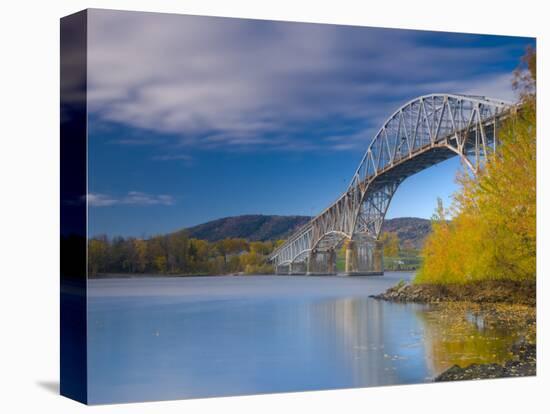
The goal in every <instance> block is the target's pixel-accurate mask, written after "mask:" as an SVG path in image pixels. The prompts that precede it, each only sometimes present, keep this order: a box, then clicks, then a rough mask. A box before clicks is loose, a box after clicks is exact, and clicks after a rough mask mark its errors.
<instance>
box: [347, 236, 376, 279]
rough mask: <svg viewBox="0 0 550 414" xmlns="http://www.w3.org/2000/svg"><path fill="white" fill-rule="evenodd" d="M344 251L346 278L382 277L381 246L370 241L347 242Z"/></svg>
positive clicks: (361, 239) (362, 239) (360, 239)
mask: <svg viewBox="0 0 550 414" xmlns="http://www.w3.org/2000/svg"><path fill="white" fill-rule="evenodd" d="M345 249H346V267H345V273H344V274H345V275H346V276H375V275H383V274H384V268H383V256H382V255H383V250H382V246H381V244H380V243H379V242H378V241H376V240H372V239H370V240H369V239H367V238H359V239H357V240H349V241H347V242H346V244H345Z"/></svg>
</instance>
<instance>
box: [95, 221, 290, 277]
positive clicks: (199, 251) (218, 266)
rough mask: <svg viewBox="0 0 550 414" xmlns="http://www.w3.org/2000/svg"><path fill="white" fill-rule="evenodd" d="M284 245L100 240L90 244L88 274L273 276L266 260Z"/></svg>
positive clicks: (172, 238)
mask: <svg viewBox="0 0 550 414" xmlns="http://www.w3.org/2000/svg"><path fill="white" fill-rule="evenodd" d="M280 243H282V242H281V241H276V242H273V241H265V242H262V241H253V242H249V241H247V240H245V239H224V240H220V241H216V242H208V241H206V240H200V239H194V238H189V237H188V236H187V234H186V233H185V232H184V231H182V232H177V233H172V234H168V235H161V236H155V237H151V238H149V239H140V238H134V237H127V238H124V237H113V238H108V237H107V236H98V237H94V238H92V239H90V240H88V271H89V274H90V275H91V276H94V275H97V274H100V273H155V274H168V275H169V274H188V275H207V274H211V275H215V274H229V273H240V272H243V273H247V274H254V273H259V274H263V273H273V268H272V266H271V265H270V264H268V263H267V262H266V258H267V256H268V255H269V253H271V252H272V251H273V250H274V249H275V248H276V247H277V246H279V245H280Z"/></svg>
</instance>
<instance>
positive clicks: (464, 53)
mask: <svg viewBox="0 0 550 414" xmlns="http://www.w3.org/2000/svg"><path fill="white" fill-rule="evenodd" d="M88 33H89V47H88V51H89V71H88V74H89V102H90V109H91V111H92V112H93V113H94V115H97V116H98V118H99V119H100V120H102V121H105V122H115V123H121V124H124V125H128V126H131V127H133V128H140V129H145V130H150V131H153V132H156V133H161V134H167V135H169V136H171V137H172V138H173V141H176V142H175V144H176V145H179V146H186V147H199V148H201V149H210V148H220V147H223V148H255V149H259V148H261V149H264V150H273V149H283V150H288V151H304V150H310V149H311V148H330V149H349V148H353V147H357V146H361V147H364V146H365V145H366V144H368V140H369V139H370V137H371V135H370V133H371V132H373V131H375V130H376V129H377V128H378V127H379V125H380V123H381V122H382V121H383V120H384V118H385V117H386V116H387V115H389V114H390V113H391V112H392V111H393V110H394V109H396V108H397V107H398V106H399V105H400V104H401V103H402V102H404V101H405V100H408V99H410V98H413V97H415V96H418V95H422V94H426V93H430V92H453V93H464V92H468V93H473V92H475V93H476V94H481V95H490V96H492V97H494V98H501V99H510V98H513V95H512V92H511V86H510V84H509V83H508V82H507V79H508V77H509V74H508V73H505V72H503V71H502V69H499V67H500V66H499V65H500V64H501V63H502V62H503V61H505V60H506V59H508V57H509V55H510V53H512V52H514V53H517V50H518V48H521V47H522V46H519V43H518V42H515V43H514V42H510V43H509V44H508V45H506V46H502V45H500V46H496V45H493V46H491V45H487V44H485V43H483V42H476V39H477V37H476V36H474V35H451V34H448V33H447V34H445V33H440V34H436V35H435V36H437V39H438V42H431V43H430V41H428V40H429V39H428V37H429V36H430V34H429V32H413V31H404V30H387V29H374V28H370V29H365V28H358V27H346V26H336V25H315V24H302V23H301V24H295V23H286V22H270V21H254V20H242V19H220V18H212V17H198V16H178V15H169V14H150V13H128V12H116V11H104V10H92V11H91V12H90V24H89V32H88ZM457 36H462V37H460V40H461V41H460V42H457V40H458V37H457ZM335 124H340V125H341V124H347V125H350V126H352V130H350V131H346V133H345V134H341V131H339V130H337V129H336V127H335ZM311 131H320V132H319V133H317V134H314V135H312V134H311ZM344 135H346V136H347V137H348V138H347V140H346V139H344V138H342V141H345V142H339V141H337V140H335V141H331V140H324V138H326V137H333V136H344ZM354 137H355V138H354ZM364 140H366V142H365V141H364ZM137 141H139V138H138V139H137ZM144 141H146V138H144ZM120 143H126V144H134V145H135V144H136V143H137V142H136V140H135V139H133V138H132V140H130V141H129V140H128V139H126V140H121V141H120ZM167 159H168V158H166V160H167Z"/></svg>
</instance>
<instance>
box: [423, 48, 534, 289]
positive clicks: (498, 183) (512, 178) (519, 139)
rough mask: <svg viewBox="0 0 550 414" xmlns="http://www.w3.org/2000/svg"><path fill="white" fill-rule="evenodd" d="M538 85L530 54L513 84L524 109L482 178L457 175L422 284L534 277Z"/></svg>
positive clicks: (503, 130) (505, 128) (507, 125)
mask: <svg viewBox="0 0 550 414" xmlns="http://www.w3.org/2000/svg"><path fill="white" fill-rule="evenodd" d="M535 85H536V54H535V52H534V50H532V49H528V51H527V53H526V55H525V57H524V58H523V61H522V65H521V66H520V68H519V69H518V70H517V71H516V73H515V80H514V86H515V87H516V89H517V90H518V92H519V95H520V103H521V105H519V106H518V108H517V110H514V111H513V112H512V114H511V115H510V117H509V118H508V119H507V120H506V121H505V122H504V123H503V125H502V126H501V127H500V129H499V147H498V150H497V151H496V152H495V154H493V155H491V156H490V157H489V159H488V160H487V162H486V164H485V166H484V168H483V169H482V170H481V171H480V172H479V173H478V174H477V176H473V175H471V174H469V173H468V172H462V173H461V174H459V177H458V183H459V185H460V189H459V191H458V192H457V193H456V194H455V196H454V202H453V205H452V208H451V209H450V211H448V212H447V211H445V210H444V208H443V206H442V204H441V202H439V205H438V212H437V213H436V215H435V217H434V220H433V221H432V234H431V235H430V236H429V237H428V239H427V241H426V243H425V246H424V249H423V257H424V260H423V265H422V267H421V269H420V271H419V273H418V275H417V277H416V278H415V281H416V282H417V283H467V282H469V281H474V280H485V279H512V280H534V279H535V274H536V95H535ZM447 218H450V221H448V220H447Z"/></svg>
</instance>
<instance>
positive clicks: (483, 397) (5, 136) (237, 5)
mask: <svg viewBox="0 0 550 414" xmlns="http://www.w3.org/2000/svg"><path fill="white" fill-rule="evenodd" d="M0 7H1V12H0V129H1V132H0V200H1V204H0V277H1V280H2V283H1V284H0V307H1V309H0V382H1V383H0V411H2V412H4V413H15V412H30V413H32V412H40V413H42V412H55V413H69V412H70V413H75V412H81V411H83V410H84V409H85V407H84V406H82V405H79V404H77V403H75V402H73V401H70V400H68V399H65V398H62V397H59V396H58V395H56V391H55V389H56V387H57V385H56V384H57V383H58V381H59V377H58V364H59V357H58V349H59V348H58V347H59V340H58V334H59V323H58V317H59V306H58V297H59V296H58V266H59V259H58V255H59V248H58V226H59V219H58V214H59V213H58V211H59V210H58V208H59V205H58V196H59V189H58V182H59V144H58V131H59V130H58V128H59V127H58V125H59V123H58V121H59V112H58V102H59V18H60V17H61V16H64V15H66V14H70V13H73V12H75V11H78V10H81V9H83V8H86V7H99V8H119V9H133V10H148V11H163V12H176V13H188V14H205V15H218V16H231V17H251V18H262V19H278V20H293V21H308V22H324V23H340V24H354V25H370V26H383V27H396V28H411V29H428V30H447V31H461V32H477V33H496V34H510V35H520V36H537V37H538V59H539V98H540V104H539V124H538V125H539V127H538V132H539V153H538V156H539V164H538V165H539V190H538V199H539V233H538V234H539V250H538V251H539V273H538V275H539V278H538V281H539V300H538V303H539V324H538V325H539V376H538V377H537V378H527V379H505V380H491V381H489V380H486V381H477V382H463V383H453V384H428V385H413V386H411V385H409V386H396V387H383V388H368V389H358V390H343V391H324V392H309V393H294V394H276V395H265V396H253V397H233V398H216V399H208V400H191V401H175V402H159V403H145V404H127V405H114V406H100V407H93V408H90V409H89V410H92V411H93V412H102V413H108V412H109V413H110V412H117V413H159V412H179V413H181V412H195V411H201V412H212V413H219V412H233V411H235V412H239V413H249V412H250V413H258V412H262V413H272V412H273V413H291V412H304V413H305V412H319V413H325V412H326V413H335V412H336V413H346V414H348V413H354V412H357V413H359V412H360V413H365V412H375V411H378V412H392V413H393V412H399V411H401V412H423V413H431V412H434V413H435V412H439V413H440V412H445V413H461V414H464V413H466V412H468V411H471V412H485V413H493V412H498V413H512V412H513V413H518V412H521V413H539V412H545V410H548V406H549V403H548V397H547V394H548V389H550V387H549V385H550V381H549V378H550V373H549V363H548V361H549V360H548V358H547V355H550V354H547V353H546V352H545V349H543V348H547V345H548V343H549V341H548V338H549V336H548V331H549V330H548V325H547V323H548V317H547V316H548V312H547V310H548V306H544V305H545V304H544V302H545V301H546V300H547V299H548V295H547V293H548V292H547V291H546V292H545V291H544V290H543V289H544V288H545V287H546V285H547V284H546V283H544V282H543V279H544V278H545V277H546V276H548V275H547V274H545V273H548V270H549V266H548V254H546V256H545V254H544V252H548V251H549V243H548V240H549V237H548V230H549V228H548V218H547V216H545V215H544V214H543V212H544V210H546V211H548V209H549V208H550V206H549V205H548V202H547V201H548V192H549V191H548V172H549V167H548V164H549V163H548V162H546V163H545V162H544V160H545V159H548V157H549V156H550V153H549V145H548V141H547V140H546V141H545V140H544V138H545V137H544V136H545V134H547V133H548V121H547V120H545V119H544V118H542V117H541V116H540V115H541V114H542V113H543V112H546V114H548V96H549V95H548V89H547V88H546V89H545V86H546V85H548V83H546V82H545V81H546V78H547V76H548V75H549V74H548V71H546V72H545V71H544V70H543V68H544V60H545V58H546V56H550V54H549V52H548V48H549V46H548V45H549V44H550V43H548V42H547V39H548V36H549V34H548V31H549V29H548V27H549V25H548V20H547V16H548V11H546V10H545V2H542V1H536V0H522V1H517V0H516V1H514V2H510V1H504V0H500V1H498V0H491V1H483V2H482V1H479V0H473V1H472V0H461V1H444V0H434V1H427V0H426V1H420V0H413V1H407V0H399V1H398V0H393V1H368V2H367V1H362V2H352V1H348V0H338V1H332V2H327V3H321V2H320V1H319V0H317V1H304V0H302V1H298V0H293V1H282V0H278V1H273V0H272V1H270V2H269V3H266V2H262V1H253V0H250V1H246V0H231V1H223V0H220V1H214V0H179V1H177V0H172V1H171V0H155V1H152V0H149V1H145V0H133V1H131V2H129V1H114V0H103V1H100V0H89V1H82V0H56V1H54V2H52V1H50V2H46V1H40V2H38V1H36V2H31V1H28V0H27V1H25V0H19V1H6V2H3V3H2V6H0ZM546 138H547V137H546ZM544 187H546V188H544ZM543 285H544V286H543ZM546 412H548V411H546Z"/></svg>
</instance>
